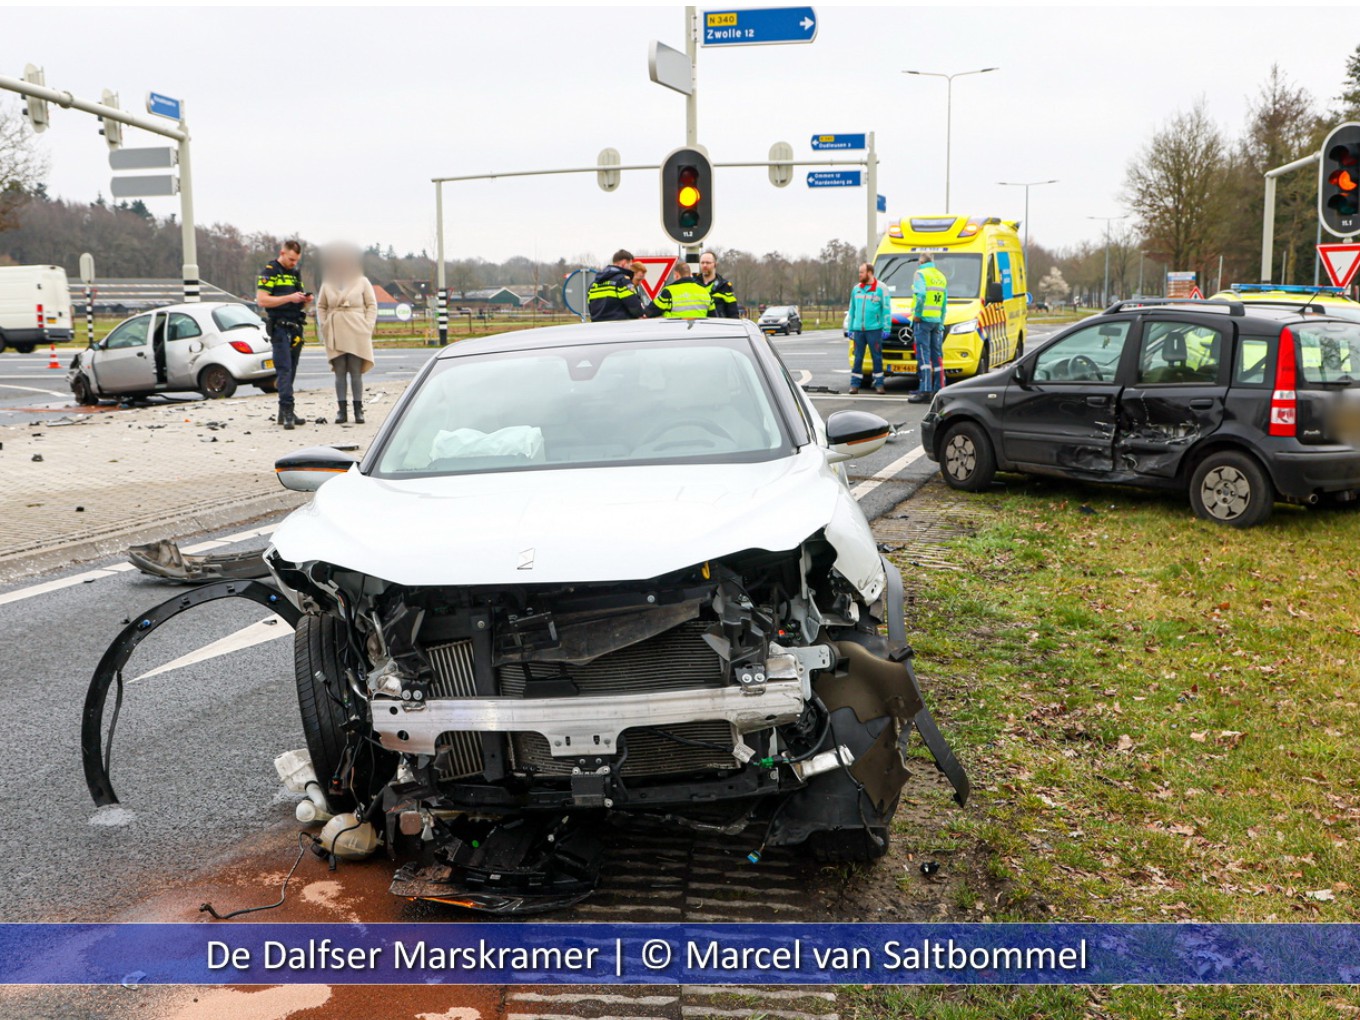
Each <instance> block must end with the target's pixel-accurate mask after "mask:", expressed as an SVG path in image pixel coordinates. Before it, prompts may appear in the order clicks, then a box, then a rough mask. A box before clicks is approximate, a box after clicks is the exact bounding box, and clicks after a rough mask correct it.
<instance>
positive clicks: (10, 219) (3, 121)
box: [0, 106, 47, 230]
mask: <svg viewBox="0 0 1360 1020" xmlns="http://www.w3.org/2000/svg"><path fill="white" fill-rule="evenodd" d="M46 175H47V157H46V156H44V155H43V154H42V153H41V152H39V151H38V149H37V147H36V146H35V145H34V144H33V132H32V131H31V130H30V129H29V127H28V125H27V124H26V123H25V122H24V119H23V118H22V117H20V116H19V114H17V113H15V112H14V110H13V109H12V108H10V107H7V106H0V230H11V229H13V228H14V226H15V225H16V224H17V222H18V221H17V219H16V214H17V211H18V208H19V206H21V205H22V204H23V203H24V201H25V200H27V198H28V197H29V195H30V194H32V193H33V192H34V191H35V190H37V189H38V187H39V186H40V185H41V184H42V180H43V178H44V177H45V176H46Z"/></svg>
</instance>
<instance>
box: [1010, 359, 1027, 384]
mask: <svg viewBox="0 0 1360 1020" xmlns="http://www.w3.org/2000/svg"><path fill="white" fill-rule="evenodd" d="M1011 378H1012V379H1014V380H1015V381H1016V382H1018V383H1020V384H1021V385H1022V386H1023V385H1024V384H1025V383H1027V382H1029V362H1028V361H1017V362H1016V363H1015V367H1014V368H1013V369H1011Z"/></svg>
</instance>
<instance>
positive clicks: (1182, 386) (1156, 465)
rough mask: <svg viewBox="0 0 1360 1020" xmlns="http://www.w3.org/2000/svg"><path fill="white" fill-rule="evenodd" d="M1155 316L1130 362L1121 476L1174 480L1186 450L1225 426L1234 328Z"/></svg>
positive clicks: (1122, 413) (1122, 411) (1119, 444)
mask: <svg viewBox="0 0 1360 1020" xmlns="http://www.w3.org/2000/svg"><path fill="white" fill-rule="evenodd" d="M1208 320H1209V317H1208V316H1194V317H1193V318H1191V317H1175V316H1171V315H1157V316H1155V317H1153V316H1149V317H1147V318H1146V319H1144V321H1143V324H1142V330H1141V336H1140V337H1139V338H1138V340H1137V355H1138V356H1137V357H1136V358H1134V359H1131V360H1130V361H1128V362H1126V363H1125V371H1126V372H1127V373H1128V375H1129V379H1128V385H1127V386H1126V387H1125V388H1124V389H1123V391H1122V393H1121V395H1120V399H1119V430H1118V434H1117V436H1116V439H1115V473H1116V475H1118V476H1121V477H1130V476H1141V477H1148V478H1174V477H1175V476H1176V473H1177V471H1178V470H1179V469H1180V465H1181V461H1182V460H1183V459H1184V457H1185V454H1186V452H1187V451H1188V450H1189V449H1191V448H1192V447H1193V446H1195V444H1196V443H1198V442H1199V441H1200V440H1201V439H1203V438H1204V437H1205V436H1208V435H1210V434H1211V433H1213V432H1216V431H1217V430H1218V429H1219V427H1220V426H1221V425H1222V424H1223V419H1224V401H1225V399H1226V397H1227V392H1228V371H1229V364H1228V363H1229V361H1230V357H1229V354H1230V353H1231V350H1232V338H1233V333H1234V325H1233V323H1232V322H1230V321H1225V322H1216V321H1208Z"/></svg>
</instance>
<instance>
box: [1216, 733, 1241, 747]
mask: <svg viewBox="0 0 1360 1020" xmlns="http://www.w3.org/2000/svg"><path fill="white" fill-rule="evenodd" d="M1245 736H1246V734H1245V733H1243V732H1242V731H1240V730H1219V731H1218V736H1217V737H1215V738H1214V743H1216V744H1225V745H1227V746H1228V747H1236V746H1237V745H1238V744H1240V743H1242V738H1243V737H1245Z"/></svg>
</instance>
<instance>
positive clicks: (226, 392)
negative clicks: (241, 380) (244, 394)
mask: <svg viewBox="0 0 1360 1020" xmlns="http://www.w3.org/2000/svg"><path fill="white" fill-rule="evenodd" d="M198 391H199V392H200V393H202V394H203V395H204V396H205V397H207V398H208V399H209V400H220V399H222V398H224V397H229V396H231V395H232V394H233V393H235V392H236V377H235V376H233V375H232V374H231V373H230V372H228V371H227V370H226V369H225V368H223V367H222V366H221V365H209V366H208V367H207V368H205V369H204V370H203V371H202V372H200V373H199V374H198Z"/></svg>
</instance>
